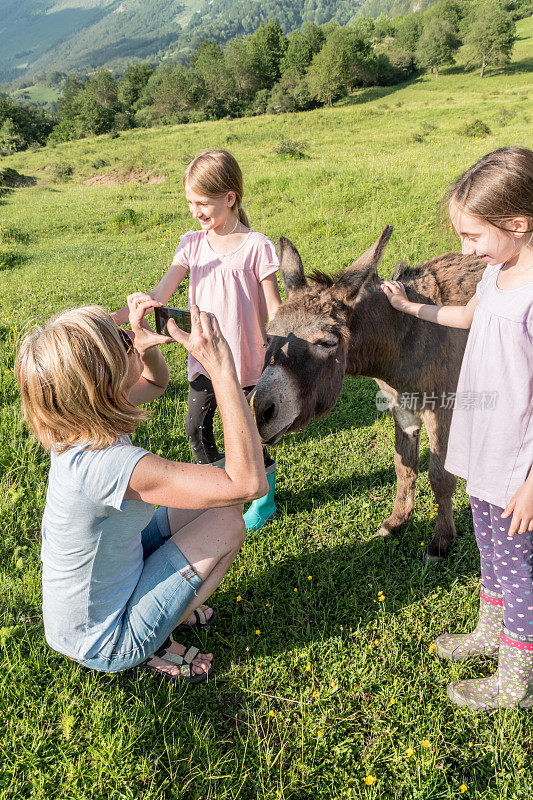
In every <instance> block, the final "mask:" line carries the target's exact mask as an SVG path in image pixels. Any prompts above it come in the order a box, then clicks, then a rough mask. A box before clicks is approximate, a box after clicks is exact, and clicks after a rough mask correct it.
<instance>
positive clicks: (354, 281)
mask: <svg viewBox="0 0 533 800" xmlns="http://www.w3.org/2000/svg"><path fill="white" fill-rule="evenodd" d="M393 230H394V228H393V227H392V225H387V226H386V227H385V228H384V229H383V232H382V234H381V236H380V237H379V239H378V240H377V241H376V242H374V244H373V245H372V247H370V248H369V249H368V250H367V251H366V252H365V253H363V255H362V256H360V257H359V258H358V259H357V261H354V263H353V264H352V265H351V267H348V269H347V270H346V272H344V273H343V274H342V275H341V276H340V278H339V280H338V281H337V282H336V283H335V287H336V288H339V289H342V290H343V291H346V290H348V291H349V292H350V293H351V294H358V293H359V292H360V291H361V289H362V288H363V286H365V285H366V284H367V283H368V282H369V281H370V280H371V279H372V278H373V277H374V275H376V274H377V268H378V264H379V262H380V261H381V258H382V256H383V252H384V250H385V248H386V246H387V242H388V241H389V239H390V237H391V234H392V231H393Z"/></svg>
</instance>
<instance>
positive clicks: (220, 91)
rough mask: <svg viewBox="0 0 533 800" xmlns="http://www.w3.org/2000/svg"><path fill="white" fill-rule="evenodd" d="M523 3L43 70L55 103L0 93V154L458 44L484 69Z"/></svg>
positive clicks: (377, 76) (316, 87)
mask: <svg viewBox="0 0 533 800" xmlns="http://www.w3.org/2000/svg"><path fill="white" fill-rule="evenodd" d="M224 1H226V0H224ZM306 2H308V3H310V0H306ZM346 2H349V0H346ZM528 2H530V0H528ZM308 8H311V6H310V5H309V6H308ZM524 8H525V5H524V3H523V2H522V4H521V5H520V7H519V8H518V7H516V6H515V7H514V8H512V7H511V8H509V7H507V8H505V7H504V6H503V5H501V4H500V2H499V0H476V1H475V2H474V0H438V2H437V3H435V4H434V5H432V6H430V7H429V8H428V9H427V10H426V11H424V12H422V11H417V12H415V13H411V14H407V15H405V16H401V15H399V16H397V17H394V18H392V19H390V18H388V17H386V16H384V15H381V16H380V17H378V19H376V20H374V19H372V18H370V17H356V18H354V19H353V20H352V21H351V23H350V24H347V25H339V24H338V23H337V22H335V21H330V22H328V23H327V24H325V25H318V24H317V23H316V22H311V21H308V22H305V23H304V25H303V26H302V27H301V28H300V29H297V30H295V31H293V32H292V33H291V34H290V35H289V36H286V35H285V34H284V33H283V30H282V28H281V26H280V25H279V24H278V23H277V22H274V21H272V20H269V21H268V22H266V23H260V24H259V27H258V28H257V30H255V31H254V32H253V33H251V34H249V35H244V36H238V37H236V38H234V39H232V40H230V42H229V43H227V44H226V46H225V47H223V46H222V45H221V44H220V43H219V42H217V41H214V40H211V41H202V42H200V44H199V45H198V47H197V48H196V50H195V51H194V52H193V53H192V54H191V57H190V59H189V61H188V63H187V64H184V63H179V62H173V61H170V60H166V61H163V62H162V63H160V64H159V65H157V66H156V65H153V64H151V63H149V62H139V61H138V62H135V63H132V64H130V65H129V66H128V67H127V69H126V70H125V72H124V73H123V74H122V75H120V76H116V75H113V74H112V73H111V72H110V71H109V70H106V69H101V70H97V71H96V72H94V73H92V74H90V75H87V76H79V75H67V74H66V73H61V72H51V73H47V74H45V75H43V76H41V79H42V80H44V81H46V80H48V81H49V83H55V84H56V85H60V86H61V95H60V98H59V101H58V103H57V112H56V113H55V114H49V113H47V112H45V111H42V110H40V109H37V108H35V107H31V106H28V105H26V106H25V105H21V104H20V103H16V102H15V101H14V100H13V99H12V98H10V97H7V96H4V97H1V96H0V154H4V155H5V154H9V153H11V152H15V151H17V150H23V149H25V148H27V147H37V146H40V145H43V144H45V143H46V142H47V141H52V142H61V141H68V140H70V139H77V138H82V137H84V136H90V135H99V134H103V133H112V134H114V133H115V132H116V131H120V130H127V129H129V128H135V127H149V126H151V125H170V124H176V123H187V122H199V121H204V120H208V119H220V118H222V117H239V116H244V115H254V114H262V113H266V112H269V113H281V112H291V111H302V110H305V109H310V108H313V107H316V106H320V105H332V103H333V102H334V101H335V100H338V99H339V98H341V97H343V96H345V95H347V94H350V93H351V92H353V91H354V90H356V89H358V88H360V87H364V86H372V85H381V86H387V85H391V84H397V83H401V82H403V81H406V80H408V79H409V78H411V77H413V76H414V75H415V74H416V73H417V72H418V71H420V70H431V71H433V72H434V73H435V76H436V77H438V73H439V69H440V68H441V67H443V66H446V65H450V64H453V63H454V61H455V54H456V53H457V50H458V49H459V47H461V46H463V45H464V47H463V58H462V60H463V63H464V64H465V66H466V67H467V68H472V69H474V68H478V69H480V71H481V77H483V75H484V72H485V69H486V68H487V66H495V65H496V66H498V65H502V64H505V63H506V62H507V61H508V60H509V58H510V55H511V52H512V49H513V45H514V42H515V38H516V37H515V23H514V17H515V16H516V15H517V14H520V13H522V12H523V10H524Z"/></svg>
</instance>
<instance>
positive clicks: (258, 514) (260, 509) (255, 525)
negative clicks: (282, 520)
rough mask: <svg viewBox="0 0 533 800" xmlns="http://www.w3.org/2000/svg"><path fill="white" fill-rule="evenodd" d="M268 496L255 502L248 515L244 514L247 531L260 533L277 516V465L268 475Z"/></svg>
mask: <svg viewBox="0 0 533 800" xmlns="http://www.w3.org/2000/svg"><path fill="white" fill-rule="evenodd" d="M267 481H268V494H265V496H264V497H260V498H259V499H258V500H254V501H253V503H252V505H251V506H250V508H249V509H248V511H247V512H246V514H244V524H245V526H246V530H247V531H258V530H259V529H260V528H262V527H263V526H264V525H266V524H267V522H269V520H271V519H272V518H273V517H275V515H276V504H275V502H274V493H275V491H276V465H275V464H274V465H273V470H272V472H270V473H268V474H267Z"/></svg>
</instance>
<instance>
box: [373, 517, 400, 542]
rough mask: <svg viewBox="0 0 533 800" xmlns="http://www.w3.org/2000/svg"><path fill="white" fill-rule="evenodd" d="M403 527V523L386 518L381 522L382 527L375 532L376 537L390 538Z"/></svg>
mask: <svg viewBox="0 0 533 800" xmlns="http://www.w3.org/2000/svg"><path fill="white" fill-rule="evenodd" d="M402 528H403V524H400V525H398V524H394V523H392V522H389V520H388V519H384V520H383V522H382V523H381V528H380V529H379V531H376V533H375V534H374V538H375V539H389V538H390V537H391V536H396V535H397V534H398V533H400V531H401V530H402Z"/></svg>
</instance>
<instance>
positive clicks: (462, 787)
mask: <svg viewBox="0 0 533 800" xmlns="http://www.w3.org/2000/svg"><path fill="white" fill-rule="evenodd" d="M466 789H467V787H466V786H465V785H464V783H462V784H461V785H460V786H459V791H460V792H461V794H464V793H465V792H466Z"/></svg>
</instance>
